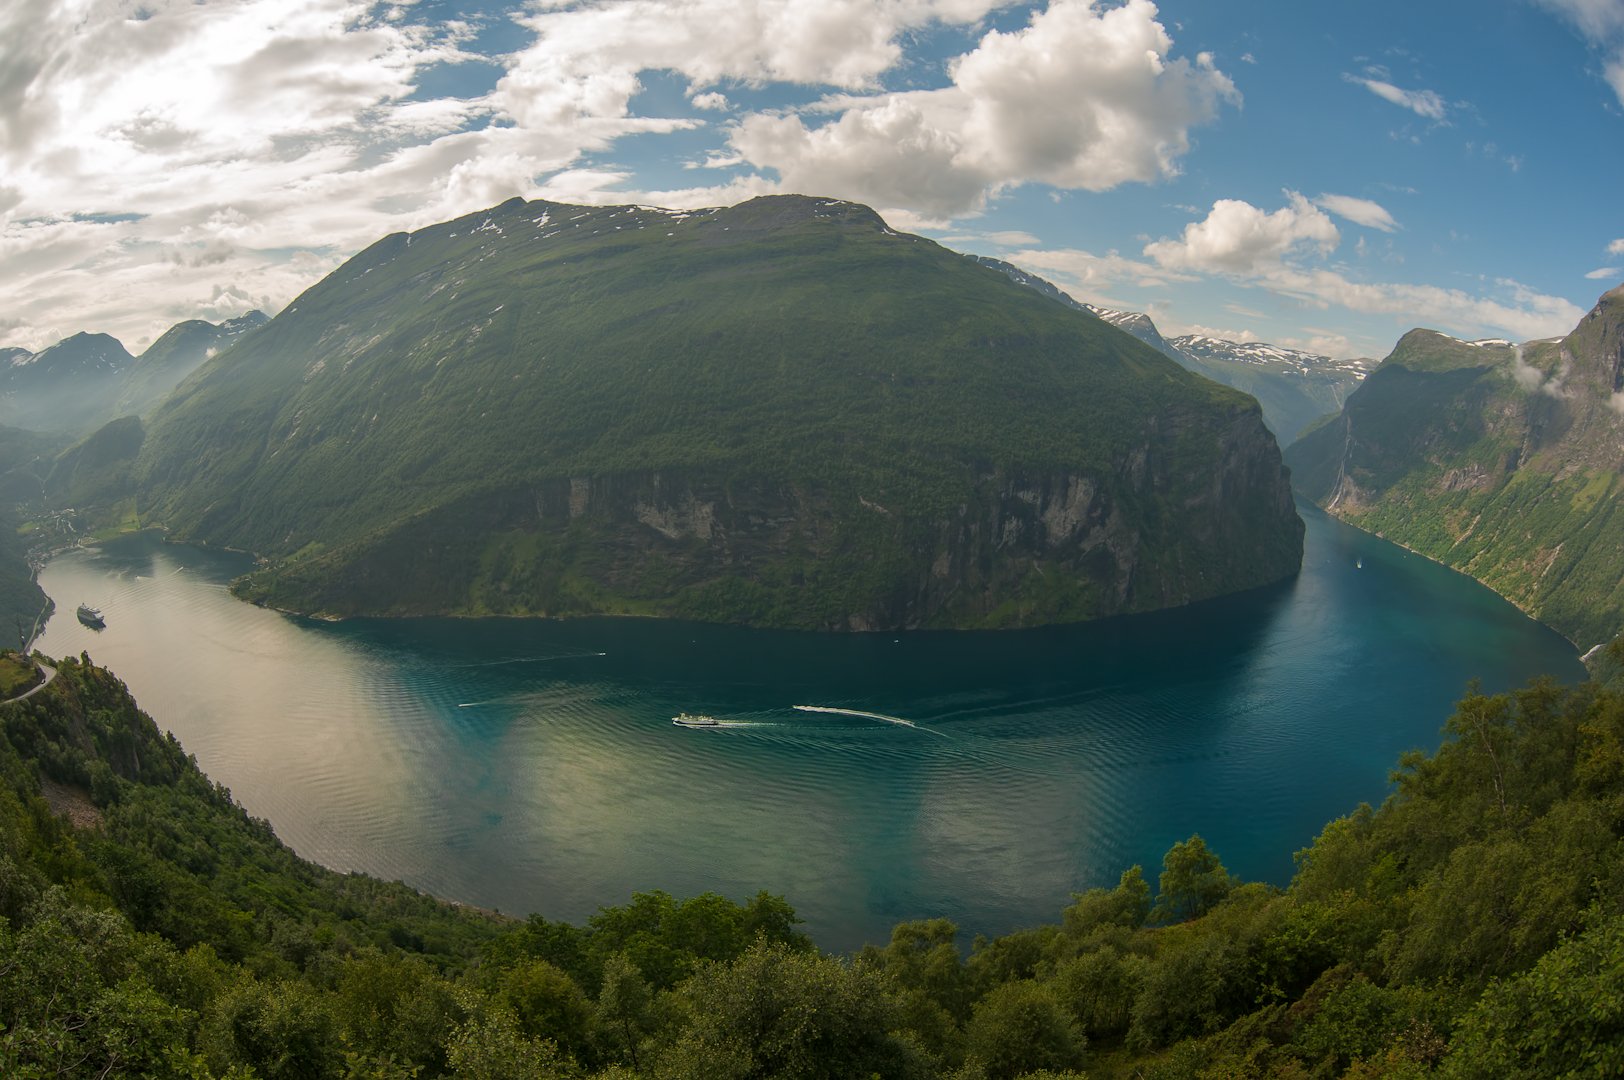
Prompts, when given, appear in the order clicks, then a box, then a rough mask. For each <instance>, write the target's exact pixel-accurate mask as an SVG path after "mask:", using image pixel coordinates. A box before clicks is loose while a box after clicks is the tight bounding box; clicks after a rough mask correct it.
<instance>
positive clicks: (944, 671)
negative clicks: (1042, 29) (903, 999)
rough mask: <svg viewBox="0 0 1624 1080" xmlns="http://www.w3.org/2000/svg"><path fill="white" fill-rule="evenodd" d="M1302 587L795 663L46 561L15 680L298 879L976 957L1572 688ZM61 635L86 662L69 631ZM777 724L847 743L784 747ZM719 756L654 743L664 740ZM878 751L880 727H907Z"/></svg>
mask: <svg viewBox="0 0 1624 1080" xmlns="http://www.w3.org/2000/svg"><path fill="white" fill-rule="evenodd" d="M1303 514H1304V518H1305V520H1306V521H1307V523H1308V539H1307V553H1306V557H1305V560H1304V567H1303V572H1302V574H1301V575H1300V576H1299V577H1298V578H1297V579H1296V580H1295V581H1293V582H1290V583H1288V584H1285V585H1282V586H1279V587H1275V588H1271V589H1267V590H1263V591H1260V592H1256V593H1252V594H1248V595H1246V596H1242V597H1235V598H1231V599H1227V600H1223V601H1217V602H1214V603H1209V604H1203V605H1198V606H1195V607H1192V608H1188V609H1185V610H1182V611H1178V612H1170V613H1164V614H1159V615H1152V616H1142V617H1135V618H1129V619H1118V620H1113V621H1111V622H1108V623H1101V624H1093V625H1087V626H1080V627H1067V628H1062V629H1054V630H1038V631H1022V632H1016V633H965V634H954V633H908V634H883V635H859V636H838V637H837V636H827V635H818V634H798V633H781V632H765V631H753V630H741V629H737V628H731V627H714V626H701V625H694V624H677V623H669V622H659V621H653V620H642V619H584V620H576V621H565V622H560V621H548V620H505V619H488V620H452V619H414V620H374V619H358V620H353V621H349V622H345V623H340V624H328V623H321V622H314V621H310V620H304V619H293V618H288V617H285V616H282V615H278V614H276V613H273V612H269V611H264V610H262V609H259V608H255V607H252V606H250V605H247V604H243V603H240V602H238V601H236V600H234V599H232V598H231V596H230V595H229V594H228V593H227V592H226V589H225V582H226V581H228V580H229V579H230V578H231V577H232V576H233V575H234V574H236V573H239V572H241V570H242V569H243V567H244V562H243V561H242V560H241V559H240V558H239V557H237V556H233V555H229V554H223V553H219V552H210V551H206V550H203V549H198V548H192V547H185V546H179V545H164V544H161V543H159V542H158V541H157V540H156V539H154V538H152V537H135V538H128V539H125V540H122V541H119V542H117V543H114V544H109V545H107V546H106V547H105V548H103V549H101V550H99V551H75V552H71V553H69V554H65V555H62V556H59V557H58V558H56V559H54V560H53V561H52V562H51V563H50V565H49V566H48V567H47V568H46V570H45V572H44V573H43V574H42V575H41V584H42V585H43V586H44V587H45V590H46V591H47V592H48V593H49V594H50V595H51V596H52V597H53V598H54V599H55V600H56V602H57V614H56V615H55V616H54V617H53V619H52V620H51V623H50V624H49V626H48V627H47V628H46V631H45V635H44V637H43V639H42V641H41V643H40V646H39V647H40V648H41V649H43V650H44V651H45V652H47V653H51V654H54V655H64V654H77V653H78V652H80V651H81V650H89V652H90V654H91V656H92V657H93V658H94V659H95V660H96V661H97V662H98V663H100V664H104V665H106V666H108V667H111V668H112V669H113V670H114V671H115V672H117V673H118V674H119V675H120V676H121V677H122V678H123V679H124V680H125V681H126V682H127V683H128V684H129V685H130V688H131V689H132V690H133V691H134V692H135V694H136V696H137V698H138V699H139V700H140V701H141V704H142V705H143V707H145V708H146V709H147V711H148V712H150V713H151V714H152V715H153V716H154V717H155V718H156V719H157V720H158V722H159V724H161V725H162V726H164V727H166V728H168V729H169V730H171V731H173V732H174V733H175V734H176V735H177V736H178V737H179V738H180V740H181V741H182V743H183V744H184V745H185V747H186V749H187V750H188V751H190V752H192V753H194V754H195V755H196V756H197V759H198V761H199V763H200V764H201V765H202V766H203V768H204V769H205V770H207V771H208V772H209V774H210V775H211V776H213V777H214V778H215V779H216V780H218V781H220V782H221V783H224V784H226V785H227V786H228V787H230V788H231V789H232V791H233V793H234V794H235V795H236V796H237V798H238V799H239V800H240V801H241V802H242V803H243V804H244V805H245V806H246V807H247V808H248V809H249V810H250V812H252V813H254V814H255V815H258V816H261V817H265V818H268V819H269V820H270V821H271V822H272V824H273V825H275V827H276V830H277V832H278V834H279V835H281V836H282V837H283V839H285V840H286V841H287V842H288V843H290V844H291V845H292V846H293V847H294V848H295V849H296V850H297V851H299V852H300V854H302V855H305V856H307V857H309V858H312V859H315V860H317V861H319V862H322V863H325V864H326V865H328V866H333V867H336V868H339V869H344V870H364V871H367V872H368V873H372V874H376V875H379V876H381V877H385V878H399V879H402V880H405V881H407V882H410V883H412V884H414V885H417V886H420V887H422V888H424V889H427V890H430V891H432V892H435V893H437V894H439V895H442V896H446V897H451V898H454V899H458V900H463V901H467V902H470V903H475V904H479V905H482V906H486V907H494V908H499V909H500V910H502V911H506V912H513V913H523V912H529V911H540V912H542V913H543V914H545V915H547V916H548V917H550V918H568V919H575V920H578V919H581V918H583V917H584V916H586V915H588V914H590V913H591V912H592V911H594V910H596V908H597V907H598V906H600V905H604V904H616V903H621V902H623V901H625V900H626V899H627V898H628V897H629V896H630V894H631V893H632V892H634V891H638V890H646V889H654V888H663V889H666V890H669V891H671V892H673V893H676V894H678V895H687V894H692V893H695V892H700V891H704V890H707V889H712V890H716V891H720V892H723V893H725V894H727V895H729V896H732V897H734V898H736V899H742V898H744V897H746V896H748V895H750V894H752V893H754V892H755V891H756V890H757V889H763V888H765V889H768V890H770V891H773V892H778V893H783V894H785V895H786V896H787V897H788V898H789V900H790V902H791V903H792V904H794V905H795V907H796V909H797V910H798V911H799V912H800V913H801V914H802V916H803V917H804V918H806V920H807V923H808V928H809V929H810V930H811V931H812V932H813V934H814V935H815V936H816V937H817V939H818V940H819V941H820V942H821V943H822V944H824V945H825V946H827V947H830V948H836V949H848V948H852V947H855V946H856V945H859V944H861V943H862V942H864V941H868V940H883V939H884V938H885V937H886V935H887V934H888V933H889V928H890V926H891V925H892V924H893V923H894V922H896V921H898V920H901V919H907V918H917V917H924V916H933V915H946V916H949V917H951V918H953V919H954V920H956V921H957V922H958V923H959V924H960V925H961V927H962V928H964V929H965V930H967V931H973V932H981V933H989V934H992V933H999V932H1003V931H1006V930H1009V929H1013V928H1014V927H1017V926H1021V925H1028V924H1032V923H1036V922H1040V921H1049V920H1053V919H1054V918H1055V917H1056V916H1057V914H1058V912H1059V910H1060V908H1061V907H1062V906H1063V905H1064V904H1065V903H1066V902H1067V898H1068V894H1069V893H1070V892H1071V891H1073V890H1076V889H1080V888H1085V887H1088V886H1092V885H1100V884H1109V883H1112V882H1114V881H1115V879H1116V876H1117V875H1118V874H1119V873H1120V872H1121V870H1122V869H1123V868H1124V867H1126V866H1128V865H1131V864H1132V863H1135V862H1138V863H1143V864H1144V865H1145V866H1146V867H1147V869H1149V870H1150V871H1151V873H1152V876H1154V873H1155V871H1156V869H1157V868H1159V863H1160V858H1161V854H1162V853H1163V852H1164V851H1165V850H1166V849H1167V847H1168V846H1169V845H1171V844H1172V843H1174V842H1175V841H1178V840H1181V839H1183V838H1185V837H1187V836H1188V835H1190V834H1191V833H1193V832H1200V833H1201V834H1202V835H1203V836H1205V837H1206V838H1207V840H1208V842H1209V843H1210V844H1211V845H1212V846H1213V847H1214V848H1215V849H1216V850H1217V851H1218V852H1219V854H1220V855H1221V856H1222V857H1223V859H1224V860H1225V862H1226V864H1227V865H1228V866H1229V867H1230V869H1232V870H1234V871H1236V872H1237V873H1239V874H1241V875H1242V876H1244V877H1247V878H1251V879H1264V880H1269V881H1274V882H1279V883H1284V882H1285V881H1287V880H1288V879H1289V877H1290V874H1291V865H1292V863H1291V856H1292V852H1293V851H1295V850H1296V849H1298V848H1301V847H1303V846H1304V845H1305V844H1307V843H1308V842H1309V841H1310V840H1311V839H1312V838H1313V836H1314V834H1315V833H1316V832H1317V831H1318V830H1319V828H1320V827H1321V826H1322V825H1323V824H1324V823H1325V822H1326V821H1327V820H1328V819H1330V818H1331V817H1334V816H1335V815H1337V814H1341V813H1345V812H1346V811H1348V810H1350V809H1351V808H1352V807H1354V806H1355V805H1356V804H1357V803H1359V802H1360V801H1361V800H1370V801H1376V800H1379V799H1381V798H1382V796H1383V795H1384V793H1385V791H1386V784H1387V781H1386V777H1387V773H1388V770H1389V769H1390V768H1391V766H1392V764H1393V763H1394V761H1395V759H1396V758H1397V756H1398V754H1399V753H1400V752H1401V751H1403V750H1406V749H1409V748H1411V747H1425V748H1431V747H1433V746H1435V745H1436V744H1437V741H1438V731H1439V728H1440V727H1441V725H1442V723H1443V721H1444V719H1445V718H1446V717H1447V715H1448V713H1449V709H1450V705H1451V703H1452V702H1453V701H1454V700H1455V699H1456V698H1457V697H1458V696H1459V695H1460V694H1461V692H1462V691H1463V689H1464V688H1465V686H1466V684H1467V682H1468V681H1469V680H1471V679H1473V678H1478V679H1481V680H1482V682H1483V684H1484V686H1485V687H1486V688H1488V689H1502V688H1506V687H1509V686H1514V685H1518V684H1520V683H1522V682H1523V681H1525V680H1526V679H1527V678H1528V677H1530V676H1532V675H1535V674H1538V673H1550V674H1553V675H1556V676H1557V677H1559V678H1562V679H1564V680H1576V679H1579V678H1582V677H1583V669H1582V667H1581V666H1580V664H1579V662H1578V660H1577V658H1576V657H1575V654H1574V650H1573V649H1572V648H1571V647H1570V646H1569V645H1568V643H1567V642H1565V641H1564V640H1562V638H1560V637H1559V636H1558V635H1556V634H1555V633H1553V632H1551V631H1549V630H1547V629H1545V628H1544V627H1541V626H1540V625H1538V624H1536V623H1534V622H1532V621H1531V620H1529V619H1527V618H1525V617H1524V616H1523V615H1522V614H1520V613H1519V612H1518V611H1516V610H1515V609H1514V608H1512V607H1511V606H1510V605H1509V604H1506V603H1505V602H1504V601H1502V600H1500V599H1499V598H1498V597H1496V596H1495V595H1494V594H1492V593H1490V592H1489V591H1488V590H1486V589H1484V588H1482V587H1481V586H1478V585H1477V584H1475V583H1474V582H1472V581H1470V580H1468V579H1466V578H1464V577H1461V576H1460V575H1458V574H1455V573H1453V572H1451V571H1448V570H1445V569H1443V568H1441V567H1438V566H1436V565H1434V564H1432V563H1429V562H1427V561H1426V560H1424V559H1422V558H1420V557H1418V556H1415V555H1411V554H1409V553H1408V552H1405V551H1403V550H1401V549H1399V548H1397V547H1394V546H1393V545H1391V544H1387V543H1385V542H1383V541H1381V540H1377V539H1375V538H1374V537H1370V536H1367V535H1365V534H1363V533H1360V532H1358V531H1356V530H1354V529H1350V528H1348V527H1346V526H1344V525H1341V524H1340V523H1338V522H1336V521H1334V520H1331V519H1329V518H1326V517H1325V516H1324V515H1322V514H1320V513H1319V512H1317V511H1315V510H1314V509H1313V508H1311V507H1304V508H1303ZM81 601H86V602H89V603H91V604H94V605H96V606H99V607H101V608H102V609H103V611H104V612H105V614H106V616H107V623H108V625H107V628H106V629H105V630H103V631H92V630H88V629H86V628H85V627H82V626H80V625H79V623H78V622H77V621H76V620H75V618H74V615H73V611H74V608H75V606H76V605H77V604H78V603H79V602H81ZM796 705H815V706H822V707H826V708H840V709H849V710H854V711H857V712H863V713H872V714H877V716H872V717H871V716H854V715H846V714H841V713H827V712H805V711H799V710H796V709H795V708H794V706H796ZM682 710H687V711H691V712H706V713H711V714H713V715H715V716H717V717H719V718H722V719H724V720H726V721H729V722H730V726H729V727H727V728H726V729H724V730H716V731H690V730H683V729H679V728H676V727H674V726H673V725H672V724H671V717H672V715H673V714H675V713H676V712H678V711H682ZM878 717H892V718H896V719H898V720H905V721H908V722H909V723H911V724H912V725H914V726H911V727H910V726H907V725H905V724H899V723H893V722H890V721H888V720H885V719H880V718H878Z"/></svg>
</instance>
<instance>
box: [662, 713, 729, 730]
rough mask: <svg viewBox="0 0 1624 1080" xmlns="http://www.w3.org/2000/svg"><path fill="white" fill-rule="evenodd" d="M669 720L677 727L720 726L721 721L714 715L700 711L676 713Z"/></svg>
mask: <svg viewBox="0 0 1624 1080" xmlns="http://www.w3.org/2000/svg"><path fill="white" fill-rule="evenodd" d="M671 722H672V723H673V724H675V725H677V726H678V727H721V726H722V722H721V721H720V720H718V719H716V717H714V716H705V715H703V714H700V713H678V714H677V715H675V716H673V717H672V718H671Z"/></svg>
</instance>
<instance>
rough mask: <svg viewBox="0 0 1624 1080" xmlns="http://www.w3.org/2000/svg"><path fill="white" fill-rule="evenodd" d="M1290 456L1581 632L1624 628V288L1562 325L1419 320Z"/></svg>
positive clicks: (1406, 538)
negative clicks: (1477, 333) (1551, 330)
mask: <svg viewBox="0 0 1624 1080" xmlns="http://www.w3.org/2000/svg"><path fill="white" fill-rule="evenodd" d="M1286 458H1287V461H1288V463H1289V464H1290V465H1291V467H1292V473H1293V477H1294V480H1295V482H1296V483H1297V485H1298V486H1299V487H1300V489H1301V490H1302V491H1303V492H1304V493H1305V494H1307V495H1308V496H1309V497H1311V498H1313V499H1314V500H1315V501H1316V502H1318V503H1320V504H1321V505H1323V506H1324V507H1325V508H1326V509H1328V510H1330V511H1331V512H1332V513H1334V514H1336V515H1337V516H1339V517H1341V518H1343V519H1345V520H1347V521H1350V522H1352V523H1353V524H1355V525H1358V526H1360V527H1361V528H1365V529H1369V530H1371V531H1372V532H1376V533H1378V534H1380V535H1382V536H1385V537H1387V538H1389V539H1392V540H1396V541H1398V542H1400V543H1402V544H1405V545H1406V546H1408V547H1411V548H1414V549H1415V550H1417V551H1419V552H1421V553H1422V554H1424V555H1428V556H1430V557H1432V558H1434V559H1437V560H1439V561H1440V562H1443V563H1446V564H1448V565H1450V566H1454V567H1456V568H1458V569H1460V570H1463V571H1465V572H1466V573H1468V574H1471V575H1472V576H1473V577H1476V578H1478V579H1479V580H1481V581H1483V582H1484V583H1486V584H1487V585H1489V586H1490V587H1492V588H1494V589H1495V590H1497V591H1498V592H1500V593H1502V594H1503V595H1505V596H1506V597H1508V598H1509V599H1511V600H1512V601H1513V602H1515V603H1516V604H1518V605H1519V606H1521V607H1522V608H1523V609H1525V610H1526V611H1528V612H1529V613H1530V614H1532V615H1534V616H1535V617H1537V618H1539V619H1540V620H1542V621H1544V622H1546V623H1548V624H1550V625H1551V626H1553V627H1555V628H1556V629H1557V630H1559V631H1561V632H1562V633H1563V634H1565V635H1567V637H1568V638H1570V639H1571V640H1573V641H1574V642H1576V643H1577V644H1579V645H1580V646H1581V647H1587V646H1590V645H1593V644H1595V643H1598V642H1604V641H1608V640H1610V639H1612V638H1613V637H1614V636H1616V635H1617V634H1618V633H1619V632H1620V631H1621V630H1624V505H1621V500H1624V487H1621V485H1620V482H1619V475H1620V472H1621V471H1624V288H1621V289H1615V290H1613V291H1612V292H1610V293H1608V294H1607V295H1606V296H1603V297H1602V298H1601V300H1600V301H1599V302H1598V303H1597V305H1596V307H1595V309H1594V310H1592V311H1591V312H1590V314H1588V315H1587V316H1585V318H1584V320H1583V321H1581V322H1580V323H1579V325H1578V327H1577V328H1576V329H1575V330H1574V331H1573V333H1571V334H1569V335H1568V336H1567V337H1565V338H1560V339H1556V338H1553V339H1550V340H1546V341H1535V342H1530V343H1528V344H1526V345H1521V346H1518V345H1513V344H1511V343H1510V342H1502V341H1487V342H1464V341H1457V340H1455V339H1453V338H1448V337H1444V336H1443V335H1441V334H1436V333H1433V332H1431V331H1428V330H1414V331H1411V332H1410V333H1409V334H1406V335H1405V336H1404V338H1403V339H1402V340H1401V341H1400V342H1399V343H1398V346H1397V347H1396V348H1395V349H1394V350H1393V353H1392V355H1390V356H1389V357H1387V359H1386V360H1384V361H1382V365H1381V367H1380V368H1378V369H1377V370H1376V372H1375V373H1374V374H1372V375H1371V376H1370V377H1369V378H1368V379H1366V380H1365V382H1364V384H1363V385H1362V386H1360V388H1359V389H1358V390H1357V391H1355V392H1354V393H1353V395H1352V396H1350V397H1349V398H1348V403H1347V405H1346V407H1345V408H1344V409H1343V410H1342V412H1341V413H1340V414H1339V415H1337V416H1336V417H1335V418H1334V419H1332V420H1331V421H1329V422H1327V423H1325V424H1323V425H1321V426H1320V427H1318V428H1316V429H1314V430H1312V431H1310V432H1309V433H1308V434H1306V435H1304V436H1303V438H1302V439H1300V440H1299V441H1298V442H1297V443H1296V444H1294V445H1293V446H1292V447H1291V448H1290V450H1289V451H1288V452H1287V455H1286Z"/></svg>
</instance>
